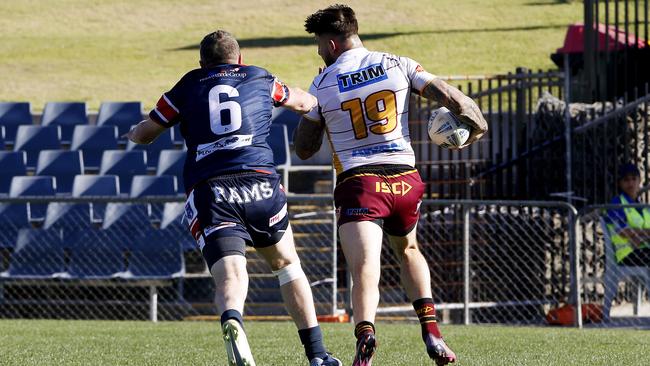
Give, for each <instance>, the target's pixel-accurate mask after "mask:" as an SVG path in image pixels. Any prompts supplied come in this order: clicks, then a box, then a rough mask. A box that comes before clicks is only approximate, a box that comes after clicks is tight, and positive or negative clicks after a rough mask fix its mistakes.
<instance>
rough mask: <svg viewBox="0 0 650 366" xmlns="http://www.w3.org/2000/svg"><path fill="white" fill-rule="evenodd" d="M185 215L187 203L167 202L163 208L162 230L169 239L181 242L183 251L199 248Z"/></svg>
mask: <svg viewBox="0 0 650 366" xmlns="http://www.w3.org/2000/svg"><path fill="white" fill-rule="evenodd" d="M184 216H185V203H183V202H166V203H165V206H164V208H163V215H162V220H161V221H160V230H161V231H162V234H163V235H165V237H166V238H168V239H167V240H171V241H176V242H179V243H180V244H181V247H182V248H183V251H191V250H198V246H197V245H196V241H195V240H194V238H192V235H191V234H190V231H189V230H188V227H187V224H186V223H184V222H183V218H184Z"/></svg>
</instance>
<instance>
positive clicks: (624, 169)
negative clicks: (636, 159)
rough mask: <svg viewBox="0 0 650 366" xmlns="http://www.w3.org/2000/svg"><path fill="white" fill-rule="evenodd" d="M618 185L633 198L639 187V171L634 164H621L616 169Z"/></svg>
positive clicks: (636, 194)
mask: <svg viewBox="0 0 650 366" xmlns="http://www.w3.org/2000/svg"><path fill="white" fill-rule="evenodd" d="M618 186H619V188H620V189H621V191H622V192H624V193H625V194H627V195H628V196H630V197H632V198H635V199H636V197H637V196H638V195H639V190H640V188H641V172H639V168H637V167H636V165H634V164H629V163H628V164H623V165H621V166H620V167H619V169H618Z"/></svg>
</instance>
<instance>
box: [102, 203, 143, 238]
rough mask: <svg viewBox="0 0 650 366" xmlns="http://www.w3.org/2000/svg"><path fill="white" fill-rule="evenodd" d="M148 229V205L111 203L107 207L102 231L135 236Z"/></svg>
mask: <svg viewBox="0 0 650 366" xmlns="http://www.w3.org/2000/svg"><path fill="white" fill-rule="evenodd" d="M148 227H149V215H148V209H147V205H146V204H141V203H118V202H110V203H108V204H107V205H106V212H105V214H104V222H103V224H102V229H114V230H115V231H116V232H120V233H126V234H131V235H130V236H133V234H135V233H139V232H141V231H142V230H144V229H147V228H148Z"/></svg>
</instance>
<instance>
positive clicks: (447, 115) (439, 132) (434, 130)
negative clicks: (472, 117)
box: [427, 107, 471, 148]
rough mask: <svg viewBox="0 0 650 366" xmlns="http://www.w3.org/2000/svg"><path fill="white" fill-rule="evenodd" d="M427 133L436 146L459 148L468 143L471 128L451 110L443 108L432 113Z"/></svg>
mask: <svg viewBox="0 0 650 366" xmlns="http://www.w3.org/2000/svg"><path fill="white" fill-rule="evenodd" d="M427 131H428V132H429V138H430V139H431V141H433V142H434V143H435V144H436V145H438V146H440V147H444V148H450V147H451V148H457V147H460V146H462V145H463V144H464V143H466V142H467V139H469V134H470V131H471V127H470V126H468V125H466V124H465V123H463V122H461V121H460V120H459V119H458V118H457V117H456V116H454V114H453V113H451V111H450V110H449V109H447V108H445V107H441V108H438V109H436V110H434V111H433V112H431V117H429V124H428V125H427Z"/></svg>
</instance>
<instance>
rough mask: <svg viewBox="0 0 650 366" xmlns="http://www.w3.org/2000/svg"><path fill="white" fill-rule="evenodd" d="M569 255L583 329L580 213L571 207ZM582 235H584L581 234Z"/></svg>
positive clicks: (578, 321) (577, 317)
mask: <svg viewBox="0 0 650 366" xmlns="http://www.w3.org/2000/svg"><path fill="white" fill-rule="evenodd" d="M568 219H569V257H570V261H571V293H572V295H573V304H574V306H575V309H576V311H575V319H574V321H575V324H576V327H577V328H578V329H582V301H581V298H580V287H581V284H582V281H581V279H580V243H579V241H578V238H577V236H576V227H577V226H578V215H576V213H575V212H574V210H573V209H569V218H568ZM581 237H582V235H581Z"/></svg>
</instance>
